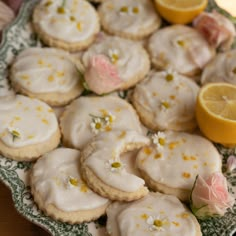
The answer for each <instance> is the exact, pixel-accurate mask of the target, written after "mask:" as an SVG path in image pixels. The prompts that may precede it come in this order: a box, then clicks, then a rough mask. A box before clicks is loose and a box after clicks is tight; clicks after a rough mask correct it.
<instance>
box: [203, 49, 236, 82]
mask: <svg viewBox="0 0 236 236" xmlns="http://www.w3.org/2000/svg"><path fill="white" fill-rule="evenodd" d="M211 82H226V83H230V84H236V50H231V51H228V52H225V53H218V54H217V55H216V57H215V58H214V59H213V60H211V61H210V62H209V63H208V64H207V66H206V67H205V68H204V70H203V73H202V77H201V84H203V85H204V84H207V83H211Z"/></svg>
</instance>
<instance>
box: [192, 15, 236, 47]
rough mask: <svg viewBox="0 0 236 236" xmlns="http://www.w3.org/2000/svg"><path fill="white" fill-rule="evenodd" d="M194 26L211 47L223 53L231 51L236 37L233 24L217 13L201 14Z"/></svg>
mask: <svg viewBox="0 0 236 236" xmlns="http://www.w3.org/2000/svg"><path fill="white" fill-rule="evenodd" d="M193 26H194V27H195V28H196V29H197V30H198V31H199V32H200V33H201V34H202V35H203V36H204V37H205V39H206V40H207V41H208V43H209V44H210V45H212V46H213V47H215V48H218V47H219V48H220V49H221V50H222V51H226V50H229V49H230V47H231V45H232V43H233V41H234V37H235V35H236V32H235V27H234V25H233V23H232V22H231V21H230V20H229V19H228V18H226V17H225V16H223V15H222V14H220V13H218V12H216V11H213V12H212V13H208V12H203V13H201V14H200V15H199V16H197V17H196V18H195V20H194V21H193Z"/></svg>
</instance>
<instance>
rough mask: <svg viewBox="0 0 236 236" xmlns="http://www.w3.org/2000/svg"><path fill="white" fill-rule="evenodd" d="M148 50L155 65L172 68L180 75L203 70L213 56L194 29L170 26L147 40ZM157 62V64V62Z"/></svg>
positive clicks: (212, 52) (211, 50)
mask: <svg viewBox="0 0 236 236" xmlns="http://www.w3.org/2000/svg"><path fill="white" fill-rule="evenodd" d="M148 49H149V51H150V53H151V55H152V58H151V59H152V60H153V61H156V63H155V64H157V63H158V64H160V66H159V67H161V68H172V69H174V70H176V71H178V72H180V73H182V74H188V73H192V72H193V71H195V70H199V69H201V68H203V67H204V66H205V65H206V63H207V62H209V61H210V59H211V58H212V57H213V56H214V51H213V49H212V48H211V47H210V46H209V45H208V43H207V41H206V40H205V39H204V38H203V36H202V35H201V34H200V33H199V32H198V31H197V30H195V29H193V28H191V27H188V26H184V25H172V26H169V27H165V28H163V29H161V30H158V31H156V32H155V33H154V34H153V35H152V36H151V37H150V39H149V42H148ZM158 61H159V62H158Z"/></svg>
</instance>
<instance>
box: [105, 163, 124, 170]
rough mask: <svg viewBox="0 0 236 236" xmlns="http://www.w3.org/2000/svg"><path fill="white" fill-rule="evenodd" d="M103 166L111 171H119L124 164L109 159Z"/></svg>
mask: <svg viewBox="0 0 236 236" xmlns="http://www.w3.org/2000/svg"><path fill="white" fill-rule="evenodd" d="M105 167H106V168H107V169H110V171H111V172H120V171H122V170H123V169H124V165H123V164H122V163H121V162H119V161H113V160H109V161H107V162H106V163H105Z"/></svg>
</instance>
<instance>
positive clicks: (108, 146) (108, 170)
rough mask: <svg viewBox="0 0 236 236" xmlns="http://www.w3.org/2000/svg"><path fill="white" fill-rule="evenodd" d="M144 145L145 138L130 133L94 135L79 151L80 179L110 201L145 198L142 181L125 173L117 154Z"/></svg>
mask: <svg viewBox="0 0 236 236" xmlns="http://www.w3.org/2000/svg"><path fill="white" fill-rule="evenodd" d="M148 143H149V139H148V138H147V137H145V136H143V135H140V134H138V133H137V132H136V131H131V130H129V131H125V130H114V131H110V132H108V133H101V134H98V135H97V136H95V137H94V138H93V139H92V141H90V142H89V143H88V144H87V145H86V146H85V147H84V149H83V150H82V154H81V172H82V176H83V178H84V180H85V181H86V183H87V184H88V186H89V187H90V188H91V189H92V190H93V191H95V192H97V193H98V194H100V195H101V196H103V197H107V198H109V199H111V200H119V201H133V200H136V199H139V198H141V197H143V196H145V195H146V194H147V193H148V189H147V188H146V187H145V186H144V185H145V182H144V180H143V179H141V178H139V177H138V176H136V175H133V174H130V173H129V172H127V170H126V168H125V165H124V164H123V163H122V162H121V159H120V155H121V154H122V153H125V152H127V151H132V150H135V149H139V148H141V147H142V146H145V145H147V144H148Z"/></svg>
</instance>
